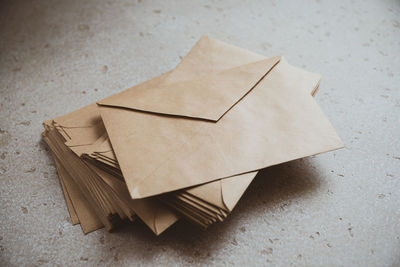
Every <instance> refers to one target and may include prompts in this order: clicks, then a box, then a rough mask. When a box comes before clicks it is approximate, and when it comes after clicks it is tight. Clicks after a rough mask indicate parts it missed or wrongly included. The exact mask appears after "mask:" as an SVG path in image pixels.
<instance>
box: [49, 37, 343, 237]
mask: <svg viewBox="0 0 400 267" xmlns="http://www.w3.org/2000/svg"><path fill="white" fill-rule="evenodd" d="M319 82H320V76H319V75H317V74H313V73H310V72H307V71H305V70H302V69H299V68H296V67H293V66H291V65H289V64H288V63H287V62H286V60H285V59H284V58H282V57H273V58H265V57H264V56H261V55H258V54H254V53H252V52H249V51H246V50H243V49H240V48H237V47H234V46H231V45H228V44H225V43H223V42H220V41H216V40H213V39H211V38H209V37H202V38H201V39H200V40H199V41H198V42H197V44H196V45H195V46H194V47H193V48H192V49H191V51H190V52H189V53H188V54H187V55H186V56H185V57H184V58H183V60H182V62H181V63H180V64H179V65H178V66H177V67H176V68H175V69H173V70H171V71H169V72H167V73H165V74H163V75H161V76H159V77H156V78H154V79H151V80H149V81H146V82H143V83H141V84H139V85H137V86H134V87H132V88H129V89H127V90H125V91H123V92H121V93H118V94H115V95H113V96H110V97H108V98H106V99H103V100H100V101H98V102H97V103H93V104H91V105H89V106H86V107H84V108H82V109H80V110H78V111H75V112H72V113H70V114H67V115H65V116H61V117H58V118H55V119H53V120H50V121H46V122H45V123H44V125H45V131H44V133H43V138H44V140H45V141H46V142H47V143H48V145H49V147H50V149H51V151H52V153H53V155H54V158H55V161H56V166H57V170H58V173H59V178H60V181H61V186H62V189H63V191H64V195H65V199H66V203H67V206H68V210H69V212H70V215H71V218H72V222H73V223H74V224H76V223H80V224H81V226H82V229H83V231H84V232H85V233H88V232H90V231H93V230H96V229H99V228H102V227H106V228H107V229H108V230H111V229H113V228H115V227H116V226H118V225H119V224H120V223H121V222H122V221H129V220H130V221H134V220H135V219H136V218H140V219H141V220H142V221H143V222H144V223H145V224H146V225H147V226H148V227H149V228H150V229H151V230H152V231H153V232H154V233H155V234H157V235H158V234H160V233H162V232H163V231H164V230H166V229H167V228H168V227H169V226H171V225H172V224H174V223H175V222H176V221H177V220H178V219H179V218H184V219H187V220H189V221H191V222H193V223H195V224H197V225H199V226H201V227H203V228H207V227H208V226H209V225H211V224H213V223H216V222H221V221H223V220H224V219H225V218H226V217H227V216H228V215H229V214H230V212H231V211H232V210H233V208H234V207H235V205H236V203H237V202H238V201H239V199H240V197H241V196H242V194H243V193H244V192H245V190H246V188H247V187H248V186H249V184H250V183H251V182H252V180H253V179H254V177H255V176H256V174H257V173H258V171H259V170H260V169H263V168H266V167H269V166H272V165H276V164H279V163H283V162H287V161H291V160H295V159H298V158H302V157H307V156H311V155H315V154H319V153H322V152H327V151H331V150H334V149H338V148H341V147H343V143H342V141H341V140H340V138H339V137H338V135H337V134H336V132H335V130H334V129H333V127H332V126H331V124H330V123H329V121H328V120H327V118H326V117H325V116H324V114H323V113H322V111H321V110H320V108H319V107H318V105H317V103H316V102H315V100H314V98H313V96H314V94H315V93H316V91H317V89H318V87H319Z"/></svg>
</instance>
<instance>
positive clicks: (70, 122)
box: [54, 103, 101, 127]
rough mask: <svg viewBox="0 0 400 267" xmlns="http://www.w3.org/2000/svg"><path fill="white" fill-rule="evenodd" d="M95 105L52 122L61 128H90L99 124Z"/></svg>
mask: <svg viewBox="0 0 400 267" xmlns="http://www.w3.org/2000/svg"><path fill="white" fill-rule="evenodd" d="M99 115H100V114H99V112H98V109H97V105H96V103H93V104H90V105H88V106H85V107H83V108H81V109H79V110H76V111H73V112H71V113H68V114H66V115H63V116H60V117H57V118H55V119H54V121H55V122H56V123H57V124H58V125H61V126H63V127H90V126H95V125H97V124H98V123H100V122H101V117H100V116H99Z"/></svg>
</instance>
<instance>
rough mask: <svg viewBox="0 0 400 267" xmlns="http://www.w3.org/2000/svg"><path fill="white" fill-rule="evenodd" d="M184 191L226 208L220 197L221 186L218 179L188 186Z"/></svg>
mask: <svg viewBox="0 0 400 267" xmlns="http://www.w3.org/2000/svg"><path fill="white" fill-rule="evenodd" d="M185 191H186V193H189V194H191V195H193V196H195V197H197V198H199V199H201V200H204V201H205V202H208V203H210V204H212V205H214V206H217V207H219V208H221V209H225V208H226V207H225V205H224V202H223V199H222V188H221V181H220V180H217V181H214V182H211V183H207V184H203V185H201V186H196V187H193V188H189V189H186V190H185Z"/></svg>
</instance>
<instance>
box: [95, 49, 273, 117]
mask: <svg viewBox="0 0 400 267" xmlns="http://www.w3.org/2000/svg"><path fill="white" fill-rule="evenodd" d="M279 60H280V57H273V58H270V59H265V60H261V61H257V62H253V63H249V64H246V65H241V66H239V67H235V68H232V69H229V70H225V71H222V72H219V73H216V74H214V75H211V76H207V77H205V76H202V77H201V78H199V79H196V80H189V81H182V82H176V83H172V84H162V83H159V84H158V85H157V83H156V82H154V81H153V82H152V83H148V84H147V85H146V86H144V85H143V84H140V85H139V86H135V87H132V88H130V89H128V90H126V91H124V92H122V93H120V94H117V95H114V96H111V97H109V98H106V99H104V100H101V101H99V102H98V103H99V104H100V105H105V106H113V107H123V108H128V109H133V110H139V111H145V112H150V113H157V114H164V115H175V116H183V117H190V118H199V119H205V120H211V121H218V120H219V119H220V118H221V117H222V116H223V115H224V114H225V113H226V112H227V111H228V110H229V109H230V108H231V107H232V106H233V105H234V104H235V103H237V102H238V101H239V100H240V99H241V98H243V97H244V96H245V95H246V94H247V93H248V92H249V91H250V90H251V89H252V88H253V87H254V86H255V85H257V83H258V82H259V81H260V80H261V79H262V78H263V77H264V76H265V75H267V74H268V72H269V71H270V70H271V69H272V68H273V67H274V66H275V65H276V64H277V63H278V62H279ZM160 82H162V81H160Z"/></svg>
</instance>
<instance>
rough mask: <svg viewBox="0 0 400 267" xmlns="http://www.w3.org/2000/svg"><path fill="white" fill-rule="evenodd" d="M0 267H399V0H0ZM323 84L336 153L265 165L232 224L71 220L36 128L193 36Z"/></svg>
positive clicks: (142, 74) (118, 86) (122, 84)
mask: <svg viewBox="0 0 400 267" xmlns="http://www.w3.org/2000/svg"><path fill="white" fill-rule="evenodd" d="M0 14H1V15H0V16H1V22H0V62H1V63H0V85H1V86H0V92H1V94H0V96H1V107H0V115H1V117H0V128H1V131H0V213H1V214H0V265H2V266H13V265H14V266H23V265H28V266H34V265H48V266H55V265H60V266H70V265H86V264H88V265H97V264H99V265H103V264H104V265H114V264H115V265H122V266H129V265H151V264H154V265H163V266H165V265H170V266H172V265H192V264H193V265H218V266H221V265H238V266H243V265H249V266H252V265H268V264H270V265H281V266H290V265H296V266H399V265H400V209H399V207H400V205H399V204H400V182H399V180H400V141H399V137H400V92H399V90H400V88H399V86H400V73H399V70H400V2H399V1H396V0H383V1H378V0H366V1H344V0H343V1H327V0H317V1H315V0H313V1H241V0H236V1H210V2H204V1H145V0H143V1H139V2H131V1H111V0H110V1H101V2H100V1H2V2H1V4H0ZM203 34H208V35H210V36H212V37H214V38H217V39H220V40H223V41H226V42H229V43H232V44H235V45H238V46H241V47H244V48H247V49H250V50H253V51H255V52H258V53H262V54H265V55H267V56H274V55H285V56H286V58H287V59H288V60H289V62H291V63H292V64H294V65H297V66H300V67H305V68H307V69H309V70H311V71H314V72H318V73H321V74H322V75H323V77H324V79H323V83H322V85H321V88H320V92H319V94H318V96H317V100H318V102H319V104H320V105H321V107H322V108H323V110H324V111H325V112H326V114H327V116H328V117H329V118H330V120H331V121H332V123H333V125H334V126H335V127H336V129H337V131H338V133H339V134H340V135H341V137H342V138H343V140H344V142H345V143H346V145H347V148H346V149H343V150H340V151H337V152H334V153H328V154H324V155H320V156H316V157H313V158H307V159H304V160H299V161H295V162H291V163H287V164H283V165H280V166H277V167H273V168H270V169H267V170H266V171H264V172H263V173H262V175H260V176H259V177H258V178H257V179H256V181H255V182H254V183H253V184H252V186H251V187H250V189H249V190H248V192H247V193H246V195H245V196H244V197H243V199H242V201H241V202H240V203H239V205H238V206H237V208H236V209H235V210H234V212H233V214H232V215H231V217H230V218H229V219H228V220H227V221H226V222H225V223H223V224H219V225H216V226H214V227H212V228H211V229H209V230H208V231H206V232H203V231H201V230H198V229H196V228H195V227H193V226H191V225H190V224H188V223H185V222H182V223H178V224H177V225H175V226H174V227H173V228H172V229H170V230H169V231H168V232H167V233H165V234H163V235H162V236H160V237H158V238H156V237H154V236H153V234H152V233H151V232H150V231H149V230H147V229H146V227H145V226H144V225H142V224H140V223H138V224H134V225H132V226H127V227H124V228H122V229H120V230H119V231H117V232H116V233H112V234H110V233H108V232H106V231H105V230H100V231H96V232H94V233H91V234H89V235H87V236H85V235H83V234H82V231H81V229H80V227H79V226H76V227H73V226H71V223H70V219H69V217H68V213H67V209H66V205H65V203H64V199H63V196H62V192H61V189H60V185H59V182H58V178H57V176H56V170H55V166H54V162H53V160H52V158H51V156H50V155H49V152H48V151H46V146H45V145H44V144H43V142H42V141H41V138H40V133H41V131H42V125H41V122H42V121H44V120H46V119H50V118H53V117H55V116H59V115H62V114H65V113H67V112H69V111H73V110H75V109H78V108H80V107H82V106H84V105H87V104H89V103H92V102H93V101H95V100H97V99H101V98H103V97H105V96H108V95H110V94H112V93H114V92H118V91H120V90H123V89H125V88H127V87H128V86H131V85H134V84H136V83H138V82H140V81H144V80H147V79H149V78H151V77H153V76H156V75H159V74H161V73H162V72H165V71H167V70H169V69H171V68H173V67H174V66H175V65H176V64H177V63H178V62H179V61H180V58H181V57H182V56H184V55H185V53H186V52H187V51H188V50H189V49H190V48H191V47H192V46H193V44H194V43H195V42H196V41H197V40H198V39H199V38H200V36H201V35H203Z"/></svg>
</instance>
